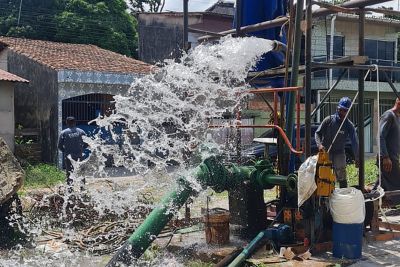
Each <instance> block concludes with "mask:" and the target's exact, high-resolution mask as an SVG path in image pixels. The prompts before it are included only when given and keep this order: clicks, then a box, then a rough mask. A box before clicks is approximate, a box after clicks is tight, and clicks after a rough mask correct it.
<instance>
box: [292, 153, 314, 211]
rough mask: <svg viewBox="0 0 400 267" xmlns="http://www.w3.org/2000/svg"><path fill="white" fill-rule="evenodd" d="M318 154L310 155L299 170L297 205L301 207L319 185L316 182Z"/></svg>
mask: <svg viewBox="0 0 400 267" xmlns="http://www.w3.org/2000/svg"><path fill="white" fill-rule="evenodd" d="M317 161H318V156H317V155H315V156H311V157H309V158H308V159H307V160H306V161H305V162H303V164H301V166H300V168H299V171H298V179H297V188H298V189H297V205H298V207H300V206H301V205H303V203H304V202H305V201H306V200H307V199H309V198H310V197H311V195H312V194H313V193H314V191H315V189H317V185H316V184H315V171H316V166H317Z"/></svg>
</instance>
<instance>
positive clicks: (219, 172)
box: [107, 157, 290, 267]
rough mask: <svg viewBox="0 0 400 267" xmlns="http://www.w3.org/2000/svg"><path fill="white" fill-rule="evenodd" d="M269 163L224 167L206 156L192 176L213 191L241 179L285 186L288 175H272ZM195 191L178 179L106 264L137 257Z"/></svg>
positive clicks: (264, 185) (225, 188) (215, 159)
mask: <svg viewBox="0 0 400 267" xmlns="http://www.w3.org/2000/svg"><path fill="white" fill-rule="evenodd" d="M271 166H272V165H271V164H270V163H269V162H267V161H260V162H258V163H256V165H255V166H244V167H238V166H236V165H233V164H232V165H231V166H229V167H225V166H224V165H223V164H222V163H221V161H220V160H219V159H218V158H217V157H210V158H208V159H206V160H204V162H203V163H202V164H200V165H199V166H198V167H197V168H196V169H195V171H194V177H195V178H196V180H197V181H198V182H199V183H200V184H201V186H202V187H203V188H204V189H205V188H207V187H211V188H212V189H213V190H215V191H216V192H222V191H224V190H229V189H232V188H235V187H238V186H240V184H241V183H243V182H244V181H251V182H252V183H256V184H257V185H258V186H260V187H262V188H272V187H273V186H274V185H282V186H287V185H288V184H289V181H288V180H289V178H290V176H289V177H285V176H280V175H275V174H274V171H273V169H272V168H271ZM195 194H196V191H195V190H194V189H193V188H192V186H191V184H190V183H189V182H188V181H187V180H186V179H185V178H180V179H179V180H178V186H177V188H176V189H175V190H173V191H172V192H170V193H169V194H167V195H166V196H165V197H164V198H163V199H162V201H161V204H160V205H158V206H157V207H156V208H154V210H153V211H152V212H151V213H150V214H149V216H147V218H146V220H145V221H144V222H143V223H142V224H141V225H140V226H139V227H138V228H137V229H136V230H135V232H134V233H133V234H132V236H131V237H130V238H129V239H128V240H127V241H126V242H125V244H124V245H123V246H122V247H121V248H120V249H119V250H118V252H117V253H116V254H115V255H114V257H113V258H112V259H111V260H110V262H109V263H108V264H107V267H111V266H118V265H119V263H121V262H122V263H124V264H127V265H129V264H130V263H132V261H134V260H135V259H138V258H139V257H140V256H141V255H142V254H143V252H144V251H145V250H146V249H147V248H148V247H149V246H150V244H151V243H152V242H153V241H154V239H155V238H156V237H157V235H158V234H159V233H160V232H161V231H162V229H163V228H164V227H165V225H167V223H168V222H169V221H170V220H171V218H172V216H173V215H174V213H175V212H176V211H178V210H179V208H181V207H182V205H183V204H184V203H185V202H186V201H187V199H188V198H189V197H191V196H193V195H195Z"/></svg>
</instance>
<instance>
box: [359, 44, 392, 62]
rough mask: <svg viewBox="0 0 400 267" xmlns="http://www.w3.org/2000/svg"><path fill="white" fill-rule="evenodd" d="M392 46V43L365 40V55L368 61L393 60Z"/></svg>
mask: <svg viewBox="0 0 400 267" xmlns="http://www.w3.org/2000/svg"><path fill="white" fill-rule="evenodd" d="M394 45H395V42H392V41H378V40H372V39H365V44H364V46H365V55H366V56H368V57H369V58H370V59H381V60H390V61H393V60H394Z"/></svg>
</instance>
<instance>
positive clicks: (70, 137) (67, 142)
mask: <svg viewBox="0 0 400 267" xmlns="http://www.w3.org/2000/svg"><path fill="white" fill-rule="evenodd" d="M66 124H67V128H66V129H64V130H63V131H62V132H61V134H60V137H59V139H58V149H59V150H60V151H61V152H63V154H64V163H65V169H66V173H67V175H66V176H67V185H68V187H69V188H71V187H72V185H73V182H74V181H73V178H71V173H72V172H73V170H74V167H73V165H72V162H71V160H74V161H78V160H81V159H82V155H83V149H84V142H83V139H82V136H83V135H85V132H84V131H83V130H82V129H80V128H77V127H76V121H75V118H74V117H68V118H67V119H66ZM82 182H83V183H85V180H84V179H83V180H82ZM69 190H70V191H72V190H71V189H69Z"/></svg>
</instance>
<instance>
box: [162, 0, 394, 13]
mask: <svg viewBox="0 0 400 267" xmlns="http://www.w3.org/2000/svg"><path fill="white" fill-rule="evenodd" d="M228 1H230V2H234V0H228ZM399 1H400V0H392V1H389V2H387V3H384V4H379V5H375V7H381V6H385V7H393V8H394V9H395V10H398V3H399ZM216 2H217V0H189V11H204V10H206V9H207V8H209V7H210V6H211V5H212V4H214V3H216ZM182 7H183V0H165V6H164V11H182Z"/></svg>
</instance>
